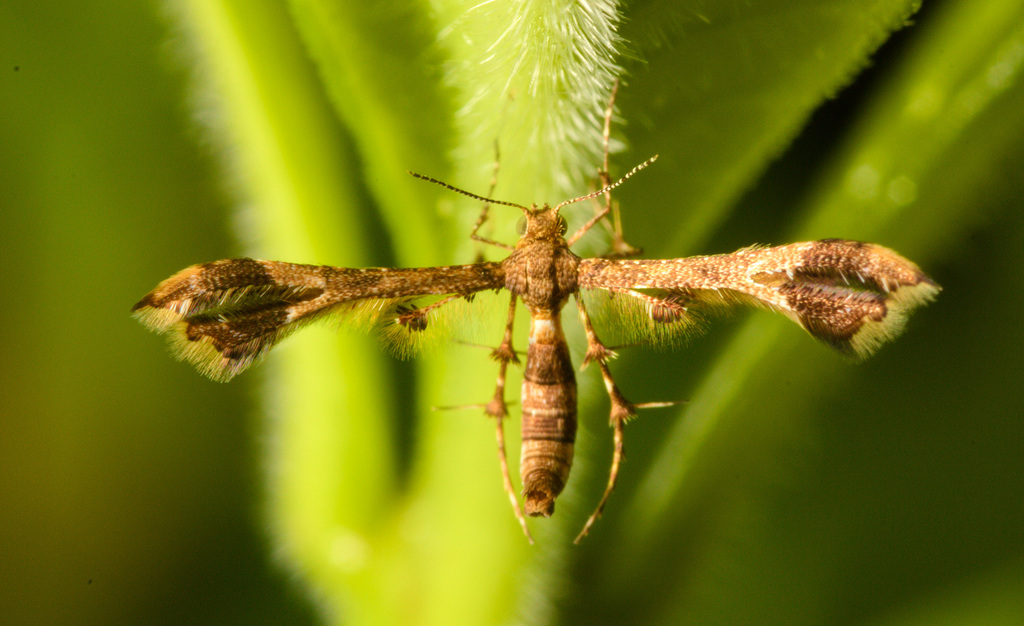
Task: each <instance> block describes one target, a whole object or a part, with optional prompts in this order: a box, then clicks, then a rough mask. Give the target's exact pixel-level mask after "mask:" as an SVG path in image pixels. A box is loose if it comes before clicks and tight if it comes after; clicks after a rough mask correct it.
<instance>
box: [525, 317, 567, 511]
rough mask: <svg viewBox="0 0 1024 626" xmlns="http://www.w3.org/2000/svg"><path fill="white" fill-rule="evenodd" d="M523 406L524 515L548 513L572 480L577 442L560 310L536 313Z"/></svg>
mask: <svg viewBox="0 0 1024 626" xmlns="http://www.w3.org/2000/svg"><path fill="white" fill-rule="evenodd" d="M522 405H523V424H522V434H523V447H522V455H521V458H520V460H519V475H520V477H521V478H522V481H523V496H524V499H525V508H526V514H527V515H533V516H538V515H542V516H544V517H548V516H549V515H551V514H552V513H553V512H554V510H555V498H556V497H557V496H558V494H559V493H561V492H562V488H563V487H565V482H566V481H567V480H568V479H569V469H570V468H571V467H572V454H573V444H574V443H575V441H576V377H575V375H574V374H573V368H572V361H571V360H570V358H569V346H568V344H566V343H565V335H564V334H563V333H562V323H561V317H560V315H559V313H557V312H556V313H547V312H543V311H540V312H538V311H534V312H532V316H531V320H530V346H529V348H528V349H527V352H526V368H525V370H524V372H523V390H522Z"/></svg>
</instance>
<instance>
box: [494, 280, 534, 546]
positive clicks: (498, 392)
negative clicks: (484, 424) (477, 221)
mask: <svg viewBox="0 0 1024 626" xmlns="http://www.w3.org/2000/svg"><path fill="white" fill-rule="evenodd" d="M515 318H516V296H515V295H513V296H512V300H511V301H510V302H509V305H508V321H507V322H506V323H505V336H504V337H503V338H502V340H501V345H499V346H498V347H497V348H495V349H494V350H493V351H492V352H491V358H492V359H494V360H495V361H497V362H498V381H497V384H496V388H495V390H494V397H493V398H492V399H491V401H490V402H488V403H487V405H486V406H485V407H484V412H485V413H486V414H487V415H489V416H491V417H493V418H495V419H494V423H495V436H496V437H497V440H498V464H499V465H500V466H501V478H502V481H503V482H504V485H505V493H507V494H508V500H509V502H511V503H512V510H513V511H514V512H515V515H516V519H517V520H519V525H520V526H522V527H523V534H525V535H526V539H527V540H528V541H529V542H530V543H531V544H532V543H533V537H531V536H530V529H529V527H527V525H526V516H525V515H524V514H523V509H522V507H520V506H519V499H518V498H517V497H516V490H515V488H514V487H513V486H512V476H511V474H510V473H509V471H508V456H506V454H505V426H504V424H505V418H506V417H508V404H507V403H506V402H505V374H506V372H508V364H509V363H519V357H518V356H516V352H515V350H513V349H512V323H513V322H514V321H515Z"/></svg>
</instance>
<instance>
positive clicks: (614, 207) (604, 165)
mask: <svg viewBox="0 0 1024 626" xmlns="http://www.w3.org/2000/svg"><path fill="white" fill-rule="evenodd" d="M618 92H619V81H618V79H616V80H615V84H614V85H612V94H611V96H610V97H609V98H608V107H607V108H605V110H604V130H603V133H602V135H601V137H602V139H603V140H604V160H603V161H602V162H601V169H599V170H598V172H597V174H598V177H599V178H600V180H601V187H607V186H608V185H610V184H611V183H612V178H611V174H609V173H608V170H609V167H608V154H609V152H610V149H609V145H610V144H611V136H612V114H613V113H614V111H615V96H616V95H617V94H618ZM598 214H599V215H601V216H602V217H604V216H607V215H610V216H611V217H610V218H609V221H610V222H611V224H610V227H609V229H608V230H609V233H610V235H611V238H612V240H611V244H610V245H609V248H608V252H606V253H605V254H604V257H605V258H612V259H620V258H623V257H632V256H637V255H639V254H641V253H642V252H643V250H641V249H640V248H636V247H633V246H631V245H629V244H628V243H626V240H625V239H624V238H623V236H622V215H621V214H620V212H619V205H618V204H615V203H613V202H612V192H611V190H609V191H606V192H605V193H604V208H602V209H600V210H599V211H598Z"/></svg>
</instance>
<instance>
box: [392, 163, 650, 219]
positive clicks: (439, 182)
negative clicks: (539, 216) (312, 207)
mask: <svg viewBox="0 0 1024 626" xmlns="http://www.w3.org/2000/svg"><path fill="white" fill-rule="evenodd" d="M644 165H647V164H646V163H645V164H644ZM634 171H635V170H634ZM632 173H633V172H630V173H629V174H626V177H628V176H629V175H630V174H632ZM409 175H410V176H413V177H415V178H418V179H420V180H425V181H427V182H428V183H434V184H435V185H441V186H442V187H444V188H445V189H449V190H451V191H454V192H455V193H461V194H462V195H464V196H469V197H470V198H473V199H474V200H479V201H480V202H489V203H491V204H502V205H505V206H514V207H516V208H517V209H522V210H523V211H529V209H528V208H527V207H524V206H523V205H521V204H516V203H515V202H508V201H506V200H495V199H494V198H485V197H484V196H478V195H476V194H475V193H472V192H469V191H466V190H465V189H459V188H458V187H456V186H454V185H449V184H448V183H446V182H444V181H443V180H437V179H436V178H431V177H430V176H424V175H423V174H417V173H416V172H409ZM620 182H621V181H620ZM617 184H618V183H616V185H617ZM613 186H614V185H613ZM578 199H579V198H578ZM573 202H575V200H574V201H573Z"/></svg>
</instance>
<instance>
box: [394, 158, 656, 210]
mask: <svg viewBox="0 0 1024 626" xmlns="http://www.w3.org/2000/svg"><path fill="white" fill-rule="evenodd" d="M656 160H658V155H654V156H652V157H651V158H649V159H647V160H646V161H644V162H643V163H641V164H640V165H637V166H636V167H634V168H633V169H631V170H629V171H628V172H626V175H625V176H623V177H622V178H620V179H619V180H617V181H615V182H614V183H612V184H610V185H608V186H607V187H602V188H601V189H598V190H597V191H592V192H590V193H588V194H587V195H585V196H580V197H579V198H573V199H572V200H565V201H563V202H559V203H558V204H556V205H555V207H554V208H553V209H551V210H552V211H557V210H558V209H560V208H562V207H564V206H565V205H567V204H572V203H574V202H580V201H581V200H590V199H591V198H596V197H598V196H601V195H604V194H606V193H608V192H609V191H611V190H612V189H615V188H616V187H618V186H619V185H621V184H622V183H624V182H626V179H627V178H629V177H630V176H632V175H633V174H636V173H637V172H639V171H640V170H642V169H644V168H645V167H647V166H648V165H650V164H651V163H654V162H655V161H656ZM413 176H416V174H413ZM420 178H423V177H422V176H421V177H420ZM431 180H432V179H431ZM434 182H438V181H436V180H435V181H434ZM441 184H442V185H444V183H441ZM446 186H447V185H446ZM455 191H459V190H458V189H456V190H455ZM516 206H518V205H516Z"/></svg>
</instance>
